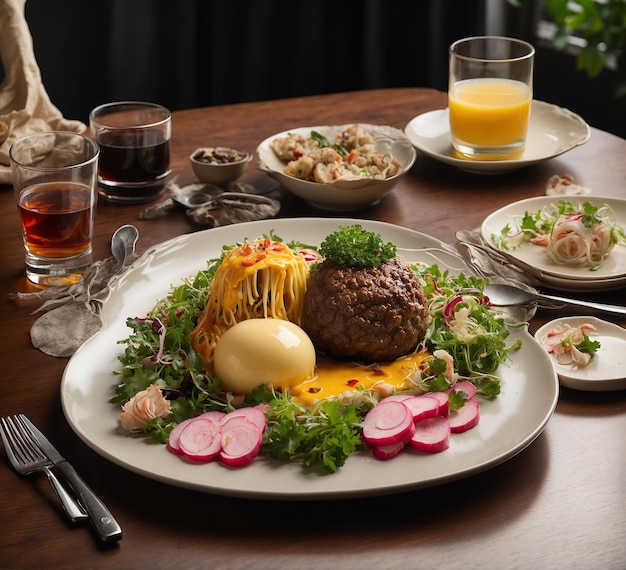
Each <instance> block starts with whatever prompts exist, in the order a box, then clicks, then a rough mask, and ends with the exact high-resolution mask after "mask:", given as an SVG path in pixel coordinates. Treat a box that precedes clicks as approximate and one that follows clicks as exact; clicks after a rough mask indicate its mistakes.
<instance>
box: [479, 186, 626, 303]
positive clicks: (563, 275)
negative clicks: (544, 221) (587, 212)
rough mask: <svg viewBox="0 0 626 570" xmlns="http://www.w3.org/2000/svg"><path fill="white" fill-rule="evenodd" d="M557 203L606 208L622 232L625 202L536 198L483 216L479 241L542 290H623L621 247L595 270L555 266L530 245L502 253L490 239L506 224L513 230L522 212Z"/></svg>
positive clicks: (625, 257)
mask: <svg viewBox="0 0 626 570" xmlns="http://www.w3.org/2000/svg"><path fill="white" fill-rule="evenodd" d="M560 199H565V200H569V201H570V202H572V203H573V204H575V205H576V204H578V203H581V204H582V203H583V202H590V203H591V204H593V205H594V206H597V207H601V206H603V205H605V204H606V205H608V206H609V207H611V208H612V209H613V211H614V212H615V216H616V223H617V225H618V226H619V227H621V228H623V229H626V200H620V199H618V198H605V197H601V196H540V197H537V198H528V199H527V200H520V201H519V202H514V203H512V204H509V205H508V206H504V207H503V208H500V209H499V210H496V211H495V212H493V213H492V214H490V215H489V216H487V218H486V219H485V220H484V222H483V223H482V226H481V235H482V238H483V240H484V241H485V243H486V244H487V245H488V246H489V247H491V248H493V249H494V250H496V251H498V252H499V253H501V254H502V255H504V256H505V257H507V258H508V259H510V261H511V263H513V264H514V265H516V266H517V267H520V268H522V269H523V270H524V271H526V272H528V273H529V274H530V275H532V276H533V277H535V278H537V279H538V280H539V281H540V282H541V283H542V284H544V285H545V286H546V287H551V288H553V289H559V290H563V291H607V290H611V289H619V288H621V287H626V246H624V245H619V244H618V245H616V246H615V247H614V248H613V250H611V252H610V253H609V255H608V256H607V258H606V259H605V260H604V261H603V262H602V264H601V265H600V267H599V268H598V269H596V270H590V269H589V268H588V267H586V266H581V265H561V264H558V263H556V262H554V261H552V259H550V257H549V256H548V255H547V254H546V251H545V248H544V247H541V246H537V245H534V244H531V243H526V244H523V245H521V246H520V247H519V248H518V249H511V250H503V249H500V248H498V247H497V246H496V245H495V243H494V241H493V239H492V236H493V235H499V234H500V233H501V232H502V229H503V228H504V227H505V226H506V225H507V224H509V225H510V226H511V227H512V228H514V227H516V220H519V219H521V217H522V216H523V215H524V214H525V213H526V212H528V213H529V214H531V215H532V214H535V213H536V212H538V211H539V210H541V209H542V208H544V207H546V206H549V205H550V204H555V203H557V202H558V201H559V200H560Z"/></svg>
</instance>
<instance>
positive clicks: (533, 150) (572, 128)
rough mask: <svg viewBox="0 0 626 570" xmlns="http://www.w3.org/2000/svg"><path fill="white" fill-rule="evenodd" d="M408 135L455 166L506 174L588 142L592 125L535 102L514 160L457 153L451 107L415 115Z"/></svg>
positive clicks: (421, 147)
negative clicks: (523, 144) (523, 146)
mask: <svg viewBox="0 0 626 570" xmlns="http://www.w3.org/2000/svg"><path fill="white" fill-rule="evenodd" d="M404 134H405V135H406V137H407V138H408V139H409V140H410V141H411V143H412V144H413V145H414V146H415V148H417V150H420V151H422V152H423V153H424V154H426V155H428V156H430V157H431V158H434V159H435V160H438V161H440V162H444V163H446V164H449V165H451V166H455V167H457V168H460V169H461V170H466V171H469V172H476V173H481V174H503V173H506V172H511V171H513V170H517V169H519V168H524V167H526V166H530V165H532V164H536V163H538V162H542V161H544V160H548V159H550V158H554V157H555V156H559V155H560V154H563V153H564V152H567V151H568V150H571V149H572V148H574V147H576V146H579V145H582V144H585V143H586V142H587V141H588V140H589V137H590V136H591V130H590V128H589V125H588V124H587V123H586V122H585V121H584V120H583V119H582V118H581V117H580V116H579V115H577V114H575V113H572V112H571V111H569V110H567V109H564V108H563V107H557V106H556V105H552V104H550V103H545V102H543V101H536V100H535V101H533V102H532V107H531V112H530V123H529V125H528V137H527V140H526V150H525V151H524V153H523V155H522V156H521V157H520V158H518V159H514V160H469V159H463V158H459V157H457V156H456V155H455V153H454V150H453V148H452V139H451V138H450V127H449V123H448V109H438V110H436V111H430V112H428V113H423V114H422V115H418V116H417V117H415V118H413V119H412V120H411V121H409V123H408V124H407V125H406V127H405V129H404Z"/></svg>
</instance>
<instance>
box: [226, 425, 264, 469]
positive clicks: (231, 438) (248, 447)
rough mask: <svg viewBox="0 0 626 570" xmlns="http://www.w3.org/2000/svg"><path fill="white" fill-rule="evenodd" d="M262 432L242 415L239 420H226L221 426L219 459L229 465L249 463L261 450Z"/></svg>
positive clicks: (239, 465)
mask: <svg viewBox="0 0 626 570" xmlns="http://www.w3.org/2000/svg"><path fill="white" fill-rule="evenodd" d="M262 443H263V433H262V432H261V430H259V429H258V428H257V427H256V426H255V425H254V424H253V423H252V422H250V421H248V420H247V419H245V418H244V417H241V421H231V422H226V423H225V424H224V425H223V426H222V438H221V447H222V450H221V451H220V452H219V457H220V459H221V460H222V461H223V462H224V463H225V464H226V465H229V466H230V467H242V466H244V465H247V464H248V463H250V462H251V461H252V460H253V459H254V458H255V457H256V456H257V455H258V454H259V451H260V450H261V445H262Z"/></svg>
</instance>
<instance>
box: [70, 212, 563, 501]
mask: <svg viewBox="0 0 626 570" xmlns="http://www.w3.org/2000/svg"><path fill="white" fill-rule="evenodd" d="M349 223H360V224H362V225H363V227H365V228H366V229H368V228H370V229H372V230H378V231H383V233H384V230H385V229H387V230H388V232H389V233H392V234H394V235H395V234H396V233H397V234H398V235H402V236H406V239H407V240H408V239H415V238H417V240H423V242H424V243H423V245H421V247H431V244H433V243H435V244H440V245H445V244H443V243H442V242H440V241H439V240H437V239H435V238H432V237H431V236H428V235H427V234H422V233H420V232H417V231H415V230H410V229H408V228H404V227H402V226H398V225H395V224H389V223H387V222H378V221H369V220H355V219H350V218H337V219H330V218H285V219H278V220H261V221H256V222H249V223H245V224H237V226H238V227H237V229H233V230H229V231H227V232H220V229H226V228H232V227H233V226H226V227H225V228H216V229H211V230H204V231H201V232H195V233H191V234H185V235H183V236H178V237H175V238H172V239H170V240H167V241H165V242H163V243H162V244H157V246H155V247H154V248H151V249H150V250H149V252H150V255H149V258H143V256H142V257H140V258H139V259H138V260H136V261H135V262H134V263H133V264H132V265H131V269H132V268H134V270H133V271H134V272H140V271H142V270H144V269H145V270H146V271H147V270H148V269H150V268H152V269H155V268H157V269H158V268H159V260H158V257H159V255H162V256H169V255H172V256H175V255H179V254H180V251H181V247H180V246H181V245H182V246H186V247H187V248H192V247H193V246H194V245H197V243H199V242H200V241H201V237H204V236H206V237H207V238H208V237H215V236H216V235H217V236H218V237H219V236H223V235H231V232H232V233H233V234H237V233H238V234H239V235H241V236H243V237H248V238H250V237H251V233H252V231H254V230H256V229H258V230H261V231H262V230H265V231H268V228H272V229H274V230H275V231H276V233H277V235H281V227H280V226H289V224H291V225H293V226H294V228H295V225H296V224H297V227H298V228H301V227H303V224H306V225H309V226H315V227H316V229H315V232H317V231H318V229H317V228H319V225H320V224H322V225H323V227H326V226H331V225H332V226H335V227H339V226H340V225H345V224H349ZM277 228H278V229H277ZM282 231H283V232H285V231H286V230H284V229H283V230H282ZM292 231H295V230H292ZM311 231H313V230H311ZM319 231H322V230H321V229H320V230H319ZM256 235H259V234H258V233H257V234H256ZM199 236H201V237H199ZM281 237H284V238H285V239H287V236H281ZM289 239H292V238H291V236H289ZM224 243H225V242H224V241H222V239H219V240H218V241H217V245H216V247H220V248H221V245H222V244H224ZM228 243H232V242H228ZM170 249H174V250H175V251H174V252H173V253H170V251H169V250H170ZM202 253H203V254H204V257H202V258H200V257H198V265H200V264H201V263H202V262H203V261H202V260H203V259H206V258H207V257H208V256H209V253H208V252H206V251H205V250H203V251H202ZM196 255H197V254H196ZM142 259H143V261H142ZM146 266H148V267H147V268H146ZM132 276H133V272H132V271H131V272H130V273H129V272H126V273H124V274H123V275H121V276H120V277H119V278H118V280H117V281H116V282H115V283H114V284H113V285H112V292H111V294H110V295H109V297H107V299H106V300H105V302H104V306H103V308H105V307H106V305H107V303H111V304H115V302H117V300H116V299H115V297H116V295H117V294H118V293H116V291H119V292H120V293H119V294H120V295H121V294H123V293H124V292H127V291H128V290H129V289H128V288H129V287H132V285H133V283H132V279H130V277H132ZM140 276H141V275H140ZM183 278H184V275H182V274H180V279H181V280H182V279H183ZM170 285H171V284H169V283H168V284H163V288H164V289H167V288H168V287H169V286H170ZM112 297H113V299H114V301H111V300H110V299H111V298H112ZM115 309H117V310H119V307H118V306H116V307H115ZM103 312H104V314H105V317H106V314H107V312H106V311H103ZM110 313H113V311H110ZM127 316H130V315H126V314H125V313H122V314H121V315H118V320H117V321H115V324H114V325H112V324H111V323H110V322H105V324H103V329H102V330H101V331H99V332H98V333H96V335H94V336H93V337H92V338H91V339H89V340H88V341H87V342H86V343H85V344H84V345H83V346H82V347H81V348H79V350H78V351H77V352H76V354H75V355H74V356H73V357H72V358H71V359H70V360H69V362H68V364H67V366H66V368H65V371H64V373H63V377H62V380H61V401H62V407H63V412H64V415H65V417H66V419H67V421H68V423H69V424H70V426H71V428H72V429H73V430H74V431H75V433H76V434H77V435H78V436H79V437H80V439H82V440H83V441H84V442H85V443H86V444H87V445H88V446H89V447H90V448H91V449H92V450H93V451H95V452H96V453H98V454H99V455H101V456H102V457H105V458H106V459H108V460H110V461H111V462H113V463H115V464H116V465H118V466H121V467H123V468H125V469H127V470H130V471H132V472H135V473H138V474H140V475H142V476H145V477H148V478H151V479H155V480H158V481H160V482H163V483H166V484H170V485H174V486H178V487H184V488H189V489H192V490H196V491H201V492H207V493H213V494H217V495H224V496H234V497H240V498H254V499H267V500H334V499H348V498H358V497H366V496H380V495H386V494H391V493H400V492H405V491H409V490H415V489H418V488H424V487H432V486H434V485H440V484H443V483H446V482H449V481H452V480H456V479H460V478H465V477H468V476H470V475H472V474H475V473H478V472H481V471H484V470H487V469H490V468H492V467H495V466H496V465H499V464H500V463H503V462H504V461H506V460H508V459H510V458H511V457H513V456H514V455H516V454H517V453H519V452H521V451H522V450H524V449H525V448H526V447H528V446H529V445H530V444H531V443H532V442H533V441H534V440H535V439H536V438H537V437H538V436H539V435H540V434H541V432H542V431H543V430H544V429H545V427H546V425H547V423H548V421H549V420H550V418H551V417H552V414H553V413H554V410H555V408H556V404H557V401H558V394H559V389H558V379H557V377H556V373H555V371H554V369H553V367H552V366H551V365H548V363H549V356H548V355H547V353H545V351H544V350H543V348H541V347H540V346H539V344H538V342H537V341H536V340H535V339H534V337H532V336H531V335H530V333H529V332H528V330H527V329H526V328H524V329H523V330H522V331H517V332H516V333H515V334H520V335H521V336H522V337H523V339H524V346H526V345H527V344H528V345H529V346H530V347H531V348H529V350H531V351H533V352H534V353H535V354H536V355H537V356H541V355H543V357H545V361H544V363H543V364H545V366H543V367H541V366H540V363H535V364H533V366H537V367H538V368H537V370H536V372H537V371H540V372H541V374H533V375H531V376H533V377H537V376H540V377H541V380H540V381H541V382H542V383H544V382H545V383H546V384H545V386H543V387H541V385H539V384H538V386H537V387H541V390H539V391H540V392H542V393H544V395H545V401H540V402H539V404H540V405H539V406H537V407H538V408H540V409H539V411H537V410H536V409H533V410H532V414H533V415H532V420H527V419H526V417H527V415H528V413H530V412H528V411H527V412H526V415H523V414H522V415H520V416H519V417H518V416H515V417H514V418H513V419H515V420H517V419H522V420H524V421H523V425H524V426H525V430H524V433H522V434H519V433H517V432H516V433H515V436H514V437H512V434H511V435H510V437H511V439H512V441H510V442H509V441H508V440H507V441H506V442H503V443H502V444H501V442H500V440H499V439H496V440H495V441H496V442H497V443H498V449H497V452H495V451H494V452H490V453H487V454H486V457H482V456H480V459H476V460H475V461H474V456H473V455H471V459H472V461H469V462H467V463H464V464H463V465H462V467H461V468H459V469H456V470H455V469H454V468H452V469H447V470H446V472H445V473H444V474H441V475H438V476H436V477H434V478H430V479H427V480H421V479H419V477H418V478H417V479H416V478H415V477H414V476H412V475H411V476H410V477H409V478H408V479H406V478H405V473H404V470H403V467H404V468H406V467H407V460H409V463H408V465H409V467H413V466H414V465H418V466H419V465H420V463H419V461H420V458H414V457H411V456H407V457H403V458H394V459H393V460H391V461H390V462H382V461H378V460H375V459H373V458H371V457H370V456H369V455H366V454H363V455H359V456H358V457H354V468H355V469H356V468H358V469H362V468H363V466H364V465H365V466H367V470H368V471H370V472H373V473H374V475H375V479H376V483H375V484H372V483H370V484H369V485H366V486H361V487H359V486H358V485H356V486H355V484H354V476H353V475H354V473H350V469H348V467H349V465H350V461H351V460H352V459H353V457H350V458H349V459H348V462H347V464H346V466H344V467H343V468H342V469H341V470H340V471H339V472H338V473H335V474H332V475H328V476H325V477H332V478H335V479H333V480H330V479H324V480H323V481H322V482H321V483H320V481H314V480H312V479H311V478H308V476H305V475H303V474H302V468H301V466H300V465H294V464H291V465H290V464H275V463H274V464H272V465H270V466H269V467H268V462H267V461H265V462H264V461H263V460H261V461H260V462H259V463H258V465H259V468H258V469H257V475H258V474H263V473H272V474H273V473H275V472H276V467H278V468H279V469H280V470H285V474H284V475H283V477H287V478H288V479H289V481H291V480H292V479H293V480H294V481H297V482H299V483H302V484H311V485H312V486H313V487H312V488H311V489H310V490H309V489H302V488H299V487H297V485H296V487H295V488H292V489H291V490H286V489H276V488H271V487H270V488H259V487H257V488H249V487H246V488H244V487H243V486H242V485H243V484H244V483H242V482H245V481H246V477H249V475H246V472H247V473H251V472H254V471H247V470H248V469H249V467H250V466H249V467H248V468H245V469H242V470H239V471H237V472H236V471H234V470H229V471H224V472H225V473H227V474H228V481H229V485H230V486H223V485H222V486H216V485H215V484H212V483H211V481H210V477H211V476H215V474H216V473H218V476H219V472H218V469H219V467H217V466H211V465H203V466H195V465H194V466H191V467H192V468H199V469H200V470H203V469H205V468H208V467H211V468H212V469H211V470H209V471H207V474H208V475H207V478H209V482H203V483H198V480H197V479H196V478H195V476H194V478H189V477H187V478H186V479H185V480H182V481H181V480H180V478H178V479H173V478H172V475H171V472H170V471H168V469H169V465H168V466H167V467H168V469H165V468H164V466H163V465H162V464H161V461H168V462H171V461H172V460H173V461H175V462H176V463H175V466H176V467H175V470H176V472H177V473H178V472H179V471H185V469H186V468H185V469H184V468H183V467H182V466H183V465H185V464H184V463H182V462H181V460H180V458H178V457H175V456H173V455H172V454H170V453H168V452H167V451H166V450H165V449H164V448H165V446H159V448H156V451H155V449H154V448H152V447H151V446H149V445H143V446H142V442H141V441H137V440H134V439H133V438H124V437H123V436H122V435H120V434H118V433H116V426H115V423H116V422H115V418H116V417H117V414H118V412H116V411H115V409H114V407H113V406H112V405H111V404H109V403H108V402H107V401H106V400H105V398H104V397H103V398H102V399H97V401H96V402H95V407H93V406H92V408H91V409H90V410H87V409H84V408H80V401H81V398H82V399H85V398H87V396H92V397H93V396H94V386H96V387H97V390H98V389H99V390H100V391H101V392H103V393H108V394H109V395H111V396H112V390H113V388H114V386H115V385H116V382H115V377H114V376H113V374H112V371H111V372H107V371H97V372H94V371H93V370H89V367H87V369H85V367H84V366H83V364H85V362H87V363H89V364H91V360H90V358H91V356H92V354H91V353H90V351H92V352H93V350H96V349H98V348H99V347H98V344H99V343H106V344H105V347H106V349H107V350H112V349H111V348H110V346H111V345H113V342H114V339H116V340H119V338H120V337H119V336H118V331H117V327H119V326H120V323H119V320H124V321H125V318H126V317H127ZM106 318H108V317H106ZM103 320H104V319H103ZM109 337H111V338H110V339H109ZM109 341H111V342H109ZM522 350H523V349H522ZM117 352H118V353H119V352H120V351H119V350H118V351H117ZM531 360H533V361H534V362H535V361H537V360H541V358H538V359H535V358H533V359H531ZM526 366H527V365H526ZM506 370H508V368H507V369H506ZM94 374H95V376H96V377H97V376H98V374H100V375H101V376H103V377H104V378H108V380H106V381H105V383H103V384H98V381H97V378H95V377H94ZM511 374H512V373H511ZM516 374H519V375H520V376H521V370H517V372H516ZM78 375H80V378H78V377H77V376H78ZM514 376H515V375H514ZM86 378H90V380H89V381H88V380H86ZM515 378H516V382H517V381H519V379H518V378H517V376H515ZM531 381H534V382H539V380H538V378H534V380H531ZM106 382H108V384H106ZM508 389H510V390H512V391H514V390H521V392H522V393H523V394H526V395H528V394H530V392H524V390H527V391H528V390H529V389H528V388H527V387H525V386H523V385H522V384H521V383H520V385H519V386H517V385H515V386H513V385H511V386H510V387H509V388H508ZM97 390H96V392H97ZM107 390H108V391H107ZM534 396H535V397H536V395H534ZM510 397H511V398H512V396H510ZM501 398H503V396H500V398H498V399H496V400H494V401H490V402H487V404H489V406H488V407H487V408H486V411H485V413H486V414H487V415H486V417H490V416H489V413H493V411H494V410H498V409H500V408H501V406H502V402H506V401H507V400H501ZM87 399H88V400H89V401H91V400H90V399H89V398H87ZM92 399H93V398H92ZM515 404H516V405H517V404H518V402H517V400H516V401H515ZM76 405H78V408H77V409H76V408H74V406H76ZM490 410H491V412H490ZM96 411H103V412H104V415H103V416H102V417H101V416H99V415H98V414H97V413H93V412H96ZM80 414H82V416H80V417H79V415H80ZM92 416H95V417H92ZM535 416H537V417H535ZM492 417H494V418H497V420H498V422H503V421H504V419H505V418H503V417H502V416H498V415H497V414H495V415H493V416H492ZM111 418H113V421H112V423H111V424H109V423H107V422H109V421H111ZM506 419H507V421H511V418H508V417H507V418H506ZM485 421H487V420H485ZM485 421H484V422H483V423H485ZM90 422H92V423H90ZM102 422H104V424H106V425H104V424H103V423H102ZM487 423H489V422H487ZM94 425H96V428H94V427H93V426H94ZM488 427H489V426H488V425H486V426H485V427H484V428H483V429H484V430H485V431H486V432H487V431H488V430H487V428H488ZM492 427H493V426H492ZM93 429H97V430H98V431H97V433H95V434H94V432H93V431H90V430H93ZM475 429H477V430H480V424H479V427H478V428H475ZM473 431H474V430H472V432H473ZM472 432H467V434H470V435H468V436H466V437H467V439H465V440H463V441H465V442H471V443H472V444H473V439H471V438H473V437H474V436H473V435H472ZM475 433H476V434H477V435H476V437H479V435H480V434H481V432H480V431H477V432H475ZM458 435H460V436H463V434H458ZM455 437H457V436H456V435H455ZM107 438H110V439H111V441H115V442H118V443H117V444H116V445H117V448H116V449H117V451H116V450H115V449H111V448H103V447H102V443H101V442H102V441H108V439H107ZM459 441H461V440H459ZM122 442H123V448H124V451H125V453H130V452H132V459H128V456H124V457H120V451H119V448H121V447H122ZM130 445H133V446H135V447H129V446H130ZM462 445H465V443H463V444H462ZM160 447H162V448H163V450H162V451H160V455H159V456H158V459H157V460H156V461H155V460H153V459H152V457H153V455H154V454H159V449H160ZM129 450H130V451H129ZM459 453H461V455H460V457H461V458H464V457H468V455H467V454H466V453H464V452H459ZM150 454H152V455H150ZM165 454H167V455H165ZM483 454H484V449H483ZM479 455H480V454H479ZM144 456H148V457H149V458H150V462H148V463H146V462H142V459H141V458H142V457H144ZM452 457H453V458H454V457H457V456H456V455H452ZM263 459H264V458H263ZM424 459H425V460H430V461H432V457H426V458H424ZM414 460H415V461H416V463H411V461H414ZM434 461H437V459H435V460H434ZM441 461H445V460H443V459H442V460H441ZM450 462H452V459H451V460H450ZM254 465H255V464H254V463H253V465H252V466H254ZM435 465H437V464H435ZM445 465H448V464H447V463H446V464H445ZM155 466H156V468H155ZM213 467H215V468H213ZM422 467H423V466H422ZM294 469H295V473H294ZM385 469H391V470H392V471H393V474H394V475H396V476H395V477H391V479H389V477H388V475H389V472H387V473H385ZM359 472H360V471H359ZM186 473H187V472H186ZM199 473H201V472H199ZM351 475H352V476H351ZM378 475H381V477H379V476H378ZM385 475H387V478H385ZM400 475H401V476H400ZM256 479H262V478H261V477H258V476H257V478H256ZM231 481H232V483H231ZM324 482H329V483H331V484H329V485H325V484H324ZM247 483H248V484H250V482H249V481H248V482H247Z"/></svg>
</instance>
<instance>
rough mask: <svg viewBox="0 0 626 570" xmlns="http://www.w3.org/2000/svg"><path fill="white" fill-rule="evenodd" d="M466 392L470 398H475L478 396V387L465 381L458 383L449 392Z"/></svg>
mask: <svg viewBox="0 0 626 570" xmlns="http://www.w3.org/2000/svg"><path fill="white" fill-rule="evenodd" d="M452 391H456V392H465V393H466V394H467V397H468V398H473V397H474V395H475V394H476V386H474V384H472V383H471V382H468V381H467V380H463V381H462V382H457V383H456V384H455V385H454V386H452V388H450V390H449V392H452Z"/></svg>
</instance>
